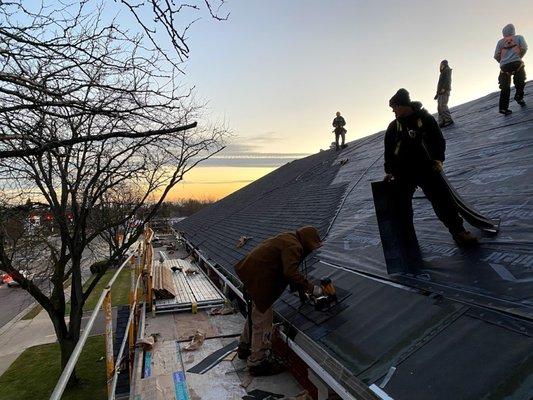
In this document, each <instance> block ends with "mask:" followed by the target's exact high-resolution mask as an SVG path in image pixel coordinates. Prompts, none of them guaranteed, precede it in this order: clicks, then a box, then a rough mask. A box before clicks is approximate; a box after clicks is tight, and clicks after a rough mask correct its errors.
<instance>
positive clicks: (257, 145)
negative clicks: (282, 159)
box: [224, 131, 283, 156]
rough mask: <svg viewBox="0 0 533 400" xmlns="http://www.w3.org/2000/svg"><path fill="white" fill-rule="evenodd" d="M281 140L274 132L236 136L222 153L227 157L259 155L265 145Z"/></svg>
mask: <svg viewBox="0 0 533 400" xmlns="http://www.w3.org/2000/svg"><path fill="white" fill-rule="evenodd" d="M282 140H283V138H282V137H281V136H276V132H274V131H270V132H264V133H261V134H256V135H251V136H242V135H240V136H239V135H237V136H235V137H234V138H233V140H232V141H231V142H230V143H229V144H228V145H227V146H226V149H225V151H224V153H225V154H228V155H236V156H238V155H246V154H248V153H260V152H261V150H262V149H263V147H264V146H265V145H267V144H272V143H277V142H281V141H282Z"/></svg>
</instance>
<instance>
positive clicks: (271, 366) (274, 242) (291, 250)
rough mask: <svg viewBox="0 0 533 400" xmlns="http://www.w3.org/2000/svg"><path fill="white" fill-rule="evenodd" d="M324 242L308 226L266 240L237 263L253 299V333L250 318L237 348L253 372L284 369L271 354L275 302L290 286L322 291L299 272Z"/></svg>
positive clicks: (312, 292) (317, 294)
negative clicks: (311, 254)
mask: <svg viewBox="0 0 533 400" xmlns="http://www.w3.org/2000/svg"><path fill="white" fill-rule="evenodd" d="M321 245H322V242H321V240H320V236H319V233H318V230H317V229H316V228H314V227H312V226H306V227H303V228H300V229H298V230H297V231H296V232H284V233H281V234H279V235H277V236H275V237H272V238H269V239H266V240H265V241H263V242H262V243H260V244H259V245H258V246H257V247H255V248H254V249H253V250H252V251H251V252H250V253H249V254H248V255H247V256H246V257H245V258H244V259H243V260H241V261H239V262H238V263H237V264H236V265H235V271H236V272H237V275H238V277H239V278H240V280H241V281H242V283H243V284H244V288H245V289H244V290H245V292H246V294H247V295H248V296H249V298H250V299H251V302H252V309H251V320H252V322H251V328H252V329H251V330H252V332H251V333H250V331H249V326H248V325H249V322H248V321H247V322H246V323H245V324H244V330H243V333H242V335H241V337H240V339H239V347H238V349H237V354H238V356H239V358H240V359H247V364H248V369H249V373H250V375H253V376H261V375H274V374H277V373H280V372H282V371H283V366H282V365H281V364H280V363H278V362H277V361H275V360H274V359H273V358H272V357H271V356H270V352H271V335H272V322H273V311H272V305H273V304H274V302H275V301H276V300H277V299H278V298H279V297H280V296H281V294H282V293H283V291H284V290H285V289H286V288H287V286H288V285H290V286H291V289H294V290H298V291H299V292H305V293H309V294H313V295H314V296H319V295H320V294H321V292H322V289H321V287H320V286H314V285H313V284H312V283H311V282H309V281H308V280H307V279H306V278H305V277H304V276H302V274H300V272H299V271H298V265H299V264H300V263H301V262H302V261H303V260H304V259H305V257H306V256H307V255H308V254H309V253H311V252H312V251H313V250H315V249H317V248H319V247H320V246H321ZM248 312H250V310H248Z"/></svg>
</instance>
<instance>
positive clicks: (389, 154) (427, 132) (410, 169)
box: [385, 102, 446, 178]
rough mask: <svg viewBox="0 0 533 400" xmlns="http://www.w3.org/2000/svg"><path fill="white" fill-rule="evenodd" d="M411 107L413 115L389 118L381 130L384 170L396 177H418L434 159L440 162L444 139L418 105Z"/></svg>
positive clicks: (442, 158)
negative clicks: (385, 126)
mask: <svg viewBox="0 0 533 400" xmlns="http://www.w3.org/2000/svg"><path fill="white" fill-rule="evenodd" d="M411 107H413V110H414V112H413V114H411V115H409V116H407V117H403V118H397V119H395V120H394V121H392V122H391V123H390V124H389V127H388V128H387V132H386V133H385V172H386V173H387V174H392V175H394V176H395V177H397V178H398V177H400V178H410V177H416V176H419V175H420V174H421V173H424V172H428V171H429V170H430V169H431V168H432V167H433V165H434V163H435V160H438V161H442V162H444V152H445V150H446V142H445V140H444V137H443V136H442V132H441V130H440V128H439V125H438V124H437V121H435V118H433V116H431V114H429V113H428V112H427V111H426V110H425V109H423V108H422V104H420V103H418V102H413V103H411Z"/></svg>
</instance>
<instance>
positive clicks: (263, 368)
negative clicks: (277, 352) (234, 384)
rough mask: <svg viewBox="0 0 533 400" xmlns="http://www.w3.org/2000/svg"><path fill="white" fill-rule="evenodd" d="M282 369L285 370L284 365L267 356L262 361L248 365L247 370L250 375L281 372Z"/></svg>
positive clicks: (266, 374) (268, 374) (267, 374)
mask: <svg viewBox="0 0 533 400" xmlns="http://www.w3.org/2000/svg"><path fill="white" fill-rule="evenodd" d="M283 371H285V366H284V365H283V364H282V363H281V362H279V361H277V360H275V359H274V358H267V359H265V360H264V361H261V363H260V364H257V365H252V366H250V367H248V372H249V373H250V375H252V376H270V375H277V374H281V373H282V372H283Z"/></svg>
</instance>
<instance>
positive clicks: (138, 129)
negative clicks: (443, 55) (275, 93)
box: [0, 1, 225, 379]
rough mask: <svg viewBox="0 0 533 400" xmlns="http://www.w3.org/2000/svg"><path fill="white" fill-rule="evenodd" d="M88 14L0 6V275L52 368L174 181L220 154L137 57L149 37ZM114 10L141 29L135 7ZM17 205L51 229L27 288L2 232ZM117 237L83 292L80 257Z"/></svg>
mask: <svg viewBox="0 0 533 400" xmlns="http://www.w3.org/2000/svg"><path fill="white" fill-rule="evenodd" d="M88 3H89V2H88V1H81V2H79V4H74V5H65V6H64V7H63V8H61V9H49V8H46V7H44V6H43V7H41V8H40V9H39V10H37V11H31V10H28V9H26V8H24V7H23V5H22V3H21V2H17V1H15V2H3V1H0V193H2V194H3V199H1V200H3V203H4V205H3V207H0V214H3V215H0V270H3V271H6V272H8V273H10V274H12V275H13V277H14V279H15V280H16V281H18V282H19V283H20V285H21V287H22V288H24V289H25V290H27V291H28V292H29V293H30V294H31V295H32V296H33V297H34V298H35V299H36V300H37V301H38V302H39V304H40V305H41V306H42V307H43V308H44V309H45V310H46V312H47V313H48V315H49V316H50V318H51V320H52V322H53V325H54V329H55V333H56V335H57V338H58V341H59V344H60V347H61V364H62V367H64V366H65V365H66V362H67V361H68V359H69V357H70V355H71V352H72V350H73V349H74V347H75V345H76V343H77V341H78V339H79V334H80V328H81V319H82V315H83V306H84V304H85V302H86V300H87V298H88V296H89V295H90V293H91V292H92V290H93V289H94V287H95V286H96V284H97V283H98V280H99V279H100V278H101V276H102V275H103V272H104V271H105V267H107V266H109V265H112V264H113V263H116V262H117V261H118V260H120V259H121V258H122V257H123V256H124V254H125V252H126V251H127V249H128V248H129V247H130V246H131V245H132V244H134V243H135V242H136V241H137V239H138V238H139V236H140V235H141V234H142V231H143V226H144V224H145V223H146V222H148V221H149V220H150V219H151V218H152V217H153V216H154V215H155V213H156V212H157V210H158V208H159V206H160V205H161V203H162V202H163V201H164V200H165V198H166V196H167V195H168V193H169V191H170V190H171V189H172V188H173V187H174V186H175V185H176V184H177V183H178V182H179V181H180V180H181V179H182V178H183V175H184V174H185V173H187V171H189V170H190V169H191V168H193V167H194V166H195V165H197V164H198V163H199V162H201V161H202V160H205V159H206V158H208V157H210V156H211V155H213V154H215V153H216V152H218V151H220V150H221V149H222V148H223V147H222V142H223V138H224V135H225V129H224V127H221V128H219V127H216V126H215V127H209V126H208V127H203V128H199V127H198V124H197V123H196V119H198V118H199V117H201V111H202V105H201V104H200V105H197V104H195V102H194V98H193V95H192V91H191V90H189V89H185V88H184V87H182V86H180V84H179V82H178V81H177V76H178V74H179V71H176V69H175V65H173V64H172V63H171V64H169V63H168V61H169V57H168V56H166V55H164V54H163V52H162V51H161V48H159V47H156V48H154V47H153V46H151V47H150V46H147V45H146V41H147V37H146V34H147V33H149V32H151V31H150V29H151V28H149V27H148V26H147V25H144V24H142V25H141V27H142V29H141V33H140V34H134V33H132V32H128V31H126V30H123V29H121V28H120V27H119V26H118V24H117V23H116V22H115V21H114V20H113V19H111V20H110V21H108V20H107V19H106V17H105V16H104V13H103V9H102V7H92V8H88V6H87V4H88ZM139 3H141V2H139ZM148 3H149V4H152V5H153V6H154V7H155V8H154V12H155V13H156V14H157V15H158V17H157V18H158V19H159V22H160V23H161V20H164V22H162V24H163V26H172V27H174V28H173V29H174V31H171V32H169V35H170V36H171V37H174V39H176V38H178V42H179V38H182V39H183V40H184V38H185V33H183V31H182V35H183V36H176V32H178V30H177V28H176V26H177V22H176V21H175V20H173V18H175V16H176V13H177V12H179V11H180V10H179V9H177V8H174V6H172V7H170V5H168V6H166V7H167V8H165V7H162V6H160V4H164V3H169V2H159V1H152V2H148ZM122 4H124V5H126V6H128V7H129V10H130V11H131V12H132V13H133V15H135V16H136V18H137V20H138V22H139V23H142V20H141V19H140V17H139V15H138V14H136V11H137V10H138V7H140V5H135V4H134V2H130V1H122ZM172 4H174V3H173V2H172ZM205 4H207V6H209V2H205ZM156 5H157V7H156ZM182 7H185V8H190V6H189V5H186V4H183V5H182ZM209 12H210V13H211V12H213V11H212V9H211V8H209ZM165 18H166V19H165ZM156 22H157V19H156ZM188 26H189V25H186V27H185V31H184V32H186V30H187V27H188ZM142 31H144V34H143V33H142ZM173 35H174V36H173ZM154 40H155V37H153V36H148V42H149V43H154ZM181 43H182V44H183V43H184V42H181ZM173 46H174V47H175V48H178V49H179V47H176V46H177V43H175V42H173ZM185 50H186V49H181V50H178V51H181V52H182V53H181V54H182V55H186V54H187V51H185ZM165 67H168V70H165ZM8 197H9V198H8ZM28 198H29V199H31V201H30V204H31V203H32V201H40V202H42V203H44V204H46V207H47V208H48V210H49V212H50V215H51V221H50V224H51V225H52V226H53V229H52V230H51V232H53V234H49V235H48V237H49V238H50V237H51V238H54V240H45V242H46V245H45V246H44V248H46V254H47V255H48V267H46V268H40V269H39V270H38V271H37V272H38V273H39V275H40V277H41V279H39V280H35V279H31V278H30V277H27V276H24V275H23V274H21V273H20V267H19V266H18V265H17V258H16V257H14V254H15V253H16V252H17V245H16V243H15V242H14V241H13V239H12V237H11V236H13V235H14V233H13V232H15V231H14V230H13V225H12V224H11V225H10V224H9V223H8V221H12V218H11V219H10V218H9V217H8V213H9V212H11V211H12V210H13V205H14V204H17V202H18V203H20V202H22V199H24V201H25V200H26V199H28ZM1 200H0V203H1V202H2V201H1ZM23 215H24V214H23ZM24 218H26V217H24ZM24 218H23V219H22V220H23V223H22V227H24V226H25V225H24ZM121 231H122V234H123V238H124V239H123V240H120V241H116V240H115V242H114V243H113V247H112V250H111V251H110V253H109V254H108V257H107V260H106V264H105V265H104V268H103V269H102V270H101V271H100V272H99V273H98V274H97V275H96V277H95V279H94V280H93V281H92V282H91V284H90V285H89V286H88V287H87V288H84V287H83V284H82V272H83V271H82V264H83V257H84V252H86V251H87V249H88V248H89V247H90V246H91V245H92V244H94V243H97V242H98V241H99V240H101V238H104V239H105V238H106V237H107V238H112V237H113V235H114V238H115V239H116V238H117V237H118V236H117V234H118V233H120V232H121ZM16 235H18V236H17V240H18V241H19V242H21V241H22V242H25V243H29V242H30V240H29V238H30V237H35V236H36V235H35V232H32V230H31V229H24V228H22V230H21V231H20V232H18V233H16ZM19 236H20V237H19ZM23 236H26V240H23V239H21V238H22V237H23ZM45 238H46V235H45ZM67 280H68V281H69V282H70V287H68V289H67V287H66V285H65V282H66V281H67ZM43 281H46V282H47V283H48V284H49V288H48V285H43V284H42V282H43ZM66 290H69V291H70V303H71V307H70V313H69V316H68V317H69V319H68V322H67V321H66V319H65V309H66V298H65V291H66ZM74 379H75V378H74Z"/></svg>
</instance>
